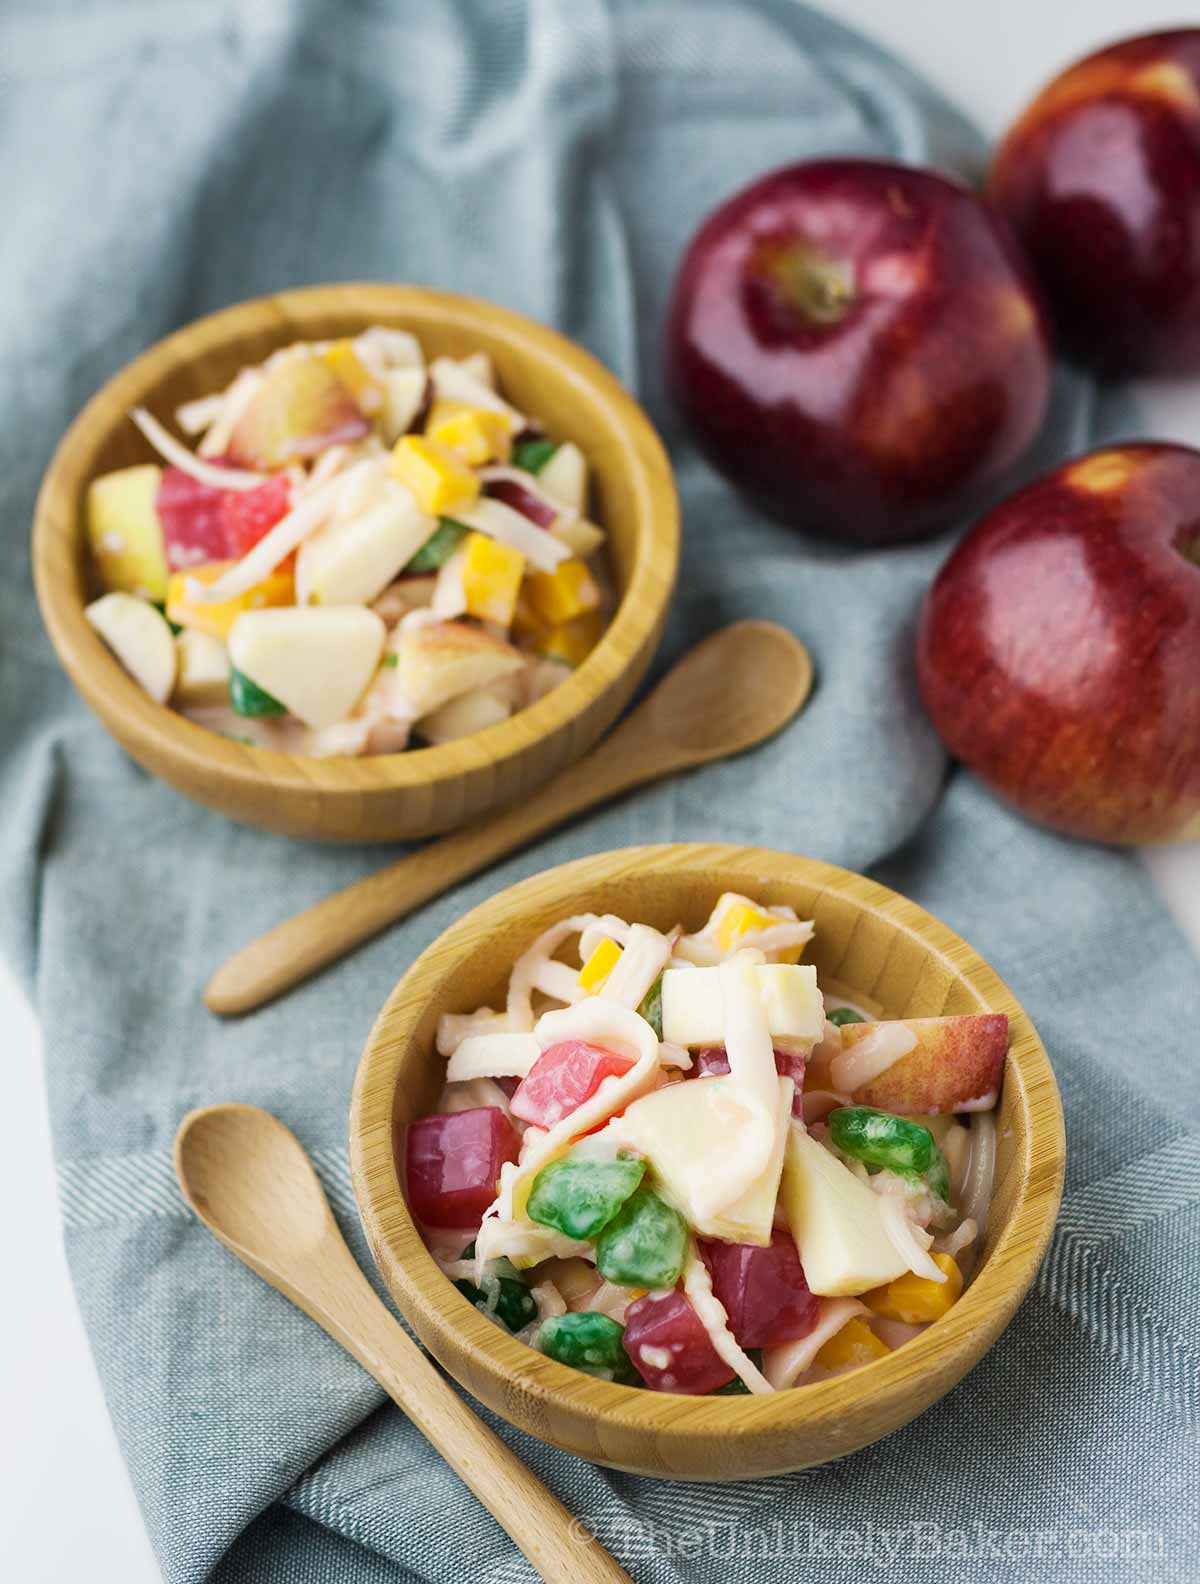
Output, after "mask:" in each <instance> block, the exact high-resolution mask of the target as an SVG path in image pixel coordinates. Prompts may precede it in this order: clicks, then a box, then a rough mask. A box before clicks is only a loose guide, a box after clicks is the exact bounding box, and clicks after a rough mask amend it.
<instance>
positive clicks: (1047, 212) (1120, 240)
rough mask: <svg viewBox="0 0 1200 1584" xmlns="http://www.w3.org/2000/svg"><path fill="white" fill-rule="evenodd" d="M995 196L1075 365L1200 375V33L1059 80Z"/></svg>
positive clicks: (1120, 51) (1150, 38)
mask: <svg viewBox="0 0 1200 1584" xmlns="http://www.w3.org/2000/svg"><path fill="white" fill-rule="evenodd" d="M988 190H989V196H990V198H991V199H992V201H993V203H994V204H995V205H996V207H997V208H998V209H999V210H1000V212H1001V213H1002V214H1003V215H1004V216H1005V217H1006V219H1007V220H1008V222H1009V223H1010V225H1011V226H1012V227H1013V229H1014V230H1015V231H1016V233H1017V235H1018V237H1019V238H1020V240H1021V241H1022V242H1023V243H1024V245H1025V248H1026V251H1027V253H1028V254H1029V257H1030V259H1031V260H1032V262H1033V266H1034V269H1035V270H1036V272H1037V275H1038V278H1039V281H1040V282H1041V284H1042V287H1043V288H1044V290H1045V292H1046V294H1047V296H1048V297H1049V299H1050V303H1051V306H1052V308H1053V312H1054V320H1055V324H1056V325H1057V326H1058V327H1059V328H1060V329H1061V331H1062V333H1063V335H1064V338H1065V339H1066V340H1067V341H1068V343H1069V345H1070V347H1071V350H1072V351H1073V352H1074V353H1075V354H1076V355H1077V356H1079V357H1081V358H1083V359H1085V360H1086V361H1087V362H1089V363H1094V364H1098V365H1100V366H1101V367H1103V368H1106V369H1107V370H1109V371H1111V372H1134V371H1140V372H1143V373H1192V372H1195V371H1197V370H1200V29H1197V28H1182V29H1177V30H1174V31H1171V32H1165V33H1155V34H1149V35H1144V36H1142V37H1140V38H1131V39H1125V40H1123V41H1122V42H1121V43H1118V44H1113V45H1110V46H1109V47H1108V48H1107V49H1103V50H1100V51H1099V52H1098V53H1096V54H1094V55H1089V56H1087V57H1086V59H1084V60H1080V61H1077V62H1076V63H1075V64H1074V65H1073V66H1069V67H1068V68H1067V70H1066V71H1064V72H1061V73H1060V74H1059V75H1058V76H1057V77H1055V78H1054V80H1053V81H1052V82H1051V83H1049V84H1048V85H1047V86H1046V87H1045V88H1043V89H1042V91H1041V93H1039V94H1038V95H1037V97H1036V98H1035V99H1034V100H1033V102H1032V103H1031V104H1030V105H1029V106H1028V108H1027V109H1026V110H1025V111H1024V112H1023V113H1022V115H1021V116H1020V118H1019V120H1018V121H1017V122H1016V123H1015V125H1014V126H1013V127H1012V128H1011V130H1010V131H1009V132H1008V133H1007V134H1006V136H1005V138H1004V141H1003V142H1002V144H1001V145H1000V148H999V151H998V152H997V154H996V157H995V161H994V163H993V165H992V170H991V175H990V177H989V183H988Z"/></svg>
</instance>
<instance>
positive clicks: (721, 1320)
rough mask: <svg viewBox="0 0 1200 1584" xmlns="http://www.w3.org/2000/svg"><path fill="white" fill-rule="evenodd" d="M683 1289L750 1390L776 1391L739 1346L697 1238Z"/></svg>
mask: <svg viewBox="0 0 1200 1584" xmlns="http://www.w3.org/2000/svg"><path fill="white" fill-rule="evenodd" d="M683 1290H684V1293H685V1294H686V1295H687V1299H688V1302H689V1303H690V1304H691V1306H692V1308H693V1309H694V1310H695V1311H696V1314H697V1316H698V1318H699V1320H700V1324H701V1325H702V1326H703V1327H704V1329H705V1330H706V1331H707V1332H708V1339H709V1341H710V1342H711V1343H712V1345H713V1347H714V1348H715V1349H716V1351H717V1353H718V1354H719V1355H720V1357H721V1358H722V1359H723V1360H724V1361H725V1363H726V1364H728V1365H729V1368H730V1369H731V1370H733V1372H734V1373H735V1374H736V1375H737V1376H738V1378H739V1379H740V1380H741V1381H742V1383H743V1384H744V1385H745V1387H746V1388H747V1390H748V1391H751V1392H757V1393H762V1392H772V1391H774V1390H775V1388H774V1386H772V1385H771V1382H770V1381H769V1380H768V1379H767V1377H766V1376H765V1375H764V1374H763V1373H762V1371H761V1370H760V1369H758V1368H756V1367H755V1365H754V1363H753V1361H752V1360H751V1359H749V1358H747V1356H746V1354H745V1353H744V1352H743V1351H742V1349H741V1348H740V1347H739V1346H738V1344H737V1342H736V1340H735V1338H734V1335H733V1332H732V1331H731V1330H730V1329H729V1316H728V1315H727V1314H726V1312H725V1307H724V1305H723V1304H722V1303H721V1300H720V1299H719V1298H718V1297H717V1295H716V1293H714V1292H713V1287H712V1277H711V1276H710V1275H709V1274H708V1266H707V1265H705V1263H704V1261H703V1260H702V1259H701V1258H700V1256H699V1254H697V1252H696V1245H695V1243H694V1242H693V1243H692V1244H691V1246H690V1251H689V1254H688V1262H687V1265H686V1267H685V1268H684V1272H683Z"/></svg>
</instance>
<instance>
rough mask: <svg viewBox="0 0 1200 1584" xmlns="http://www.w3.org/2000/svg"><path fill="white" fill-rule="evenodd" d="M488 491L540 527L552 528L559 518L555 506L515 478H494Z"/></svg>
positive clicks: (493, 497) (494, 498)
mask: <svg viewBox="0 0 1200 1584" xmlns="http://www.w3.org/2000/svg"><path fill="white" fill-rule="evenodd" d="M487 493H488V494H489V495H490V496H491V498H492V499H493V500H498V501H501V502H503V504H504V505H505V506H509V507H511V508H512V510H513V511H516V512H520V513H521V516H522V517H528V518H529V520H530V522H535V523H537V525H538V527H539V528H551V527H553V526H554V524H555V522H557V520H558V515H559V514H558V513H557V512H556V511H555V509H554V507H553V506H551V505H549V504H548V502H547V501H546V500H545V499H544V498H543V497H542V496H541V495H537V494H535V493H534V492H533V490H531V489H526V488H525V486H524V485H523V484H518V483H517V481H516V480H515V479H493V480H492V482H491V483H490V484H489V485H488V486H487Z"/></svg>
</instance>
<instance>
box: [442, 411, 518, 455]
mask: <svg viewBox="0 0 1200 1584" xmlns="http://www.w3.org/2000/svg"><path fill="white" fill-rule="evenodd" d="M425 433H426V434H427V435H428V436H429V438H430V439H431V440H436V441H437V442H438V443H439V444H440V445H444V446H446V447H448V448H449V450H451V451H453V452H455V453H456V454H457V455H458V456H460V457H462V459H463V461H464V462H467V463H469V464H470V465H471V467H481V466H482V465H483V463H485V462H507V461H508V459H509V456H510V455H511V454H512V428H511V426H510V424H509V421H508V419H507V418H506V417H505V416H504V414H503V413H498V412H489V411H488V410H487V408H485V407H468V406H467V405H466V403H465V402H450V401H440V402H435V403H434V405H433V410H432V412H431V413H430V414H429V420H428V422H427V423H426V425H425Z"/></svg>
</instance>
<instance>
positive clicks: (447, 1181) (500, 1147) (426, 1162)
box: [404, 1106, 521, 1231]
mask: <svg viewBox="0 0 1200 1584" xmlns="http://www.w3.org/2000/svg"><path fill="white" fill-rule="evenodd" d="M520 1147H521V1140H520V1139H519V1138H518V1136H517V1132H516V1129H515V1128H514V1127H513V1125H512V1123H511V1122H510V1121H509V1120H508V1118H507V1117H506V1116H505V1115H504V1112H503V1111H501V1110H500V1108H499V1106H476V1107H475V1108H474V1109H473V1110H470V1111H452V1112H449V1113H446V1114H445V1115H439V1116H427V1117H421V1118H420V1119H419V1120H418V1121H416V1122H410V1123H409V1125H408V1127H407V1129H406V1130H405V1150H404V1182H405V1190H406V1194H407V1198H408V1203H409V1208H410V1209H411V1210H412V1213H413V1215H415V1216H416V1218H417V1220H418V1221H423V1222H424V1223H425V1225H426V1226H431V1227H455V1228H457V1227H461V1228H462V1229H463V1230H464V1231H466V1230H467V1229H477V1228H478V1226H479V1223H480V1221H481V1220H482V1218H483V1212H484V1211H485V1210H486V1209H487V1207H488V1206H489V1205H490V1204H491V1202H492V1200H493V1199H494V1198H495V1197H496V1184H497V1182H498V1181H499V1178H500V1168H501V1166H503V1164H504V1162H505V1161H515V1160H516V1158H517V1153H518V1151H519V1149H520Z"/></svg>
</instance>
